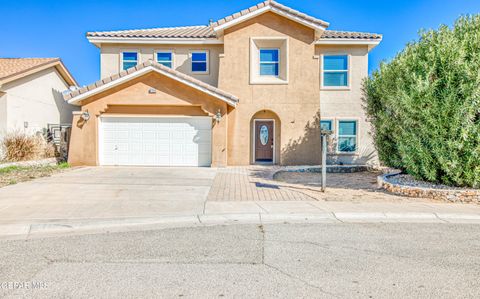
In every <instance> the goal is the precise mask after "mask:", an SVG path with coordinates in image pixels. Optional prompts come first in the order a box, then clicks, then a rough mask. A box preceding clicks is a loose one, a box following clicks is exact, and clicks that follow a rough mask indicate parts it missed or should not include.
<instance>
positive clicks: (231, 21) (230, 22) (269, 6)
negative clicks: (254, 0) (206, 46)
mask: <svg viewBox="0 0 480 299" xmlns="http://www.w3.org/2000/svg"><path fill="white" fill-rule="evenodd" d="M268 11H271V12H274V13H276V14H278V15H281V16H283V17H286V18H288V19H291V20H294V21H296V22H298V23H301V24H303V25H305V26H307V27H310V28H313V29H315V30H317V31H323V30H325V29H326V28H327V27H328V26H329V23H328V22H325V21H323V20H320V19H317V18H314V17H312V16H309V15H307V14H304V13H302V12H299V11H298V10H295V9H292V8H290V7H287V6H285V5H282V4H280V3H278V2H276V1H274V0H267V1H264V2H260V3H258V4H257V5H254V6H252V7H250V8H247V9H244V10H242V11H239V12H237V13H234V14H232V15H229V16H227V17H224V18H222V19H220V20H218V21H216V22H213V23H211V26H212V28H213V31H215V32H221V31H222V30H224V29H226V28H229V27H231V26H234V25H236V24H239V23H241V22H243V21H246V20H248V19H251V18H253V17H256V16H258V15H260V14H263V13H265V12H268Z"/></svg>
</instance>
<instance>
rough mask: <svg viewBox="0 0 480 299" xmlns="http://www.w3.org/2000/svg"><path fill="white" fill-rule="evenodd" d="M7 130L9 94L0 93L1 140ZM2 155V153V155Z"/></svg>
mask: <svg viewBox="0 0 480 299" xmlns="http://www.w3.org/2000/svg"><path fill="white" fill-rule="evenodd" d="M6 129H7V94H6V93H3V92H1V91H0V140H2V139H3V135H4V134H5V131H6ZM0 154H1V153H0Z"/></svg>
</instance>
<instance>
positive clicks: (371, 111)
mask: <svg viewBox="0 0 480 299" xmlns="http://www.w3.org/2000/svg"><path fill="white" fill-rule="evenodd" d="M363 89H364V106H365V110H366V113H367V116H368V118H369V120H370V121H371V122H372V126H373V136H374V140H375V146H376V148H377V150H378V153H379V158H380V160H381V161H382V162H383V163H384V164H385V165H387V166H390V167H395V168H399V169H402V170H404V171H405V172H407V173H409V174H411V175H413V176H414V177H416V178H418V179H423V180H427V181H431V182H437V183H444V184H448V185H456V186H470V187H477V188H478V187H480V15H475V16H465V17H461V18H460V19H458V20H457V21H456V22H455V25H454V27H453V28H452V29H450V28H448V27H447V26H442V27H440V28H439V29H438V30H436V31H434V30H432V31H424V32H422V33H421V36H420V39H419V40H418V41H417V42H413V43H410V44H408V45H407V46H406V48H405V49H404V50H403V51H401V52H400V53H399V54H398V55H397V56H396V57H395V58H394V59H393V60H392V61H391V62H389V63H382V64H381V66H380V69H379V70H377V71H375V72H374V73H373V74H372V76H371V77H370V78H368V79H367V80H365V82H364V86H363Z"/></svg>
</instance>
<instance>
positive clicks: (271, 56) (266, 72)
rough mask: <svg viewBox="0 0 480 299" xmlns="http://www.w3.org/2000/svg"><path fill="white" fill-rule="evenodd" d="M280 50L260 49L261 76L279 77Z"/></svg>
mask: <svg viewBox="0 0 480 299" xmlns="http://www.w3.org/2000/svg"><path fill="white" fill-rule="evenodd" d="M279 53H280V50H279V49H260V76H273V77H278V70H279V56H280V55H279Z"/></svg>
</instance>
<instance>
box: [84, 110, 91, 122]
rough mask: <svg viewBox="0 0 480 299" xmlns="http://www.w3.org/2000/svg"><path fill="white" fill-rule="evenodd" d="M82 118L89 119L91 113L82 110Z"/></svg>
mask: <svg viewBox="0 0 480 299" xmlns="http://www.w3.org/2000/svg"><path fill="white" fill-rule="evenodd" d="M82 119H83V120H84V121H88V120H89V119H90V113H88V111H84V112H82Z"/></svg>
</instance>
